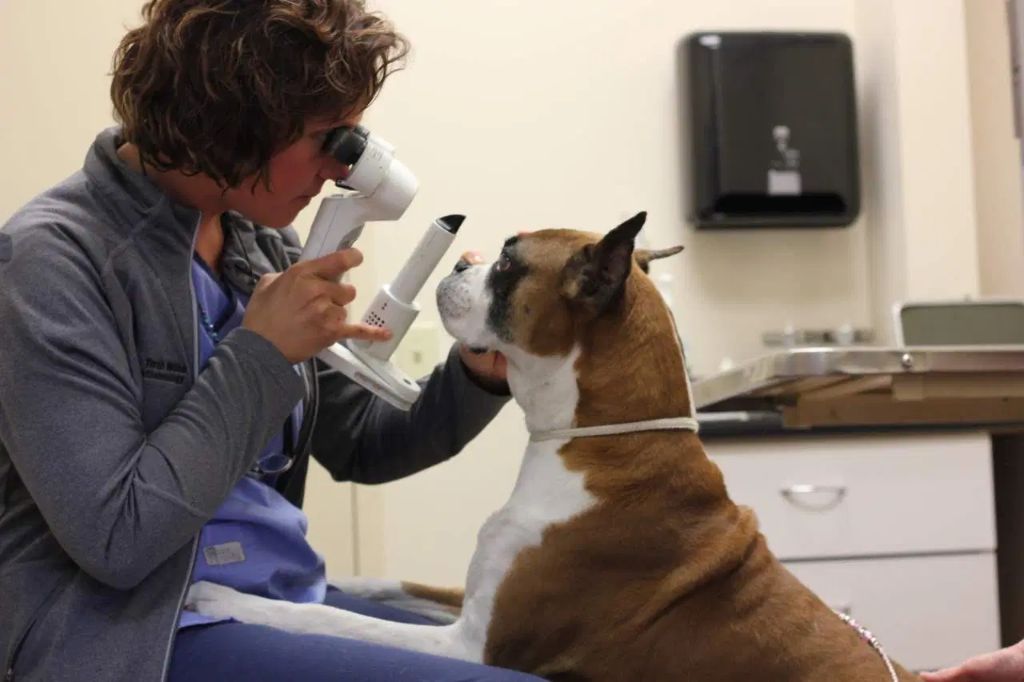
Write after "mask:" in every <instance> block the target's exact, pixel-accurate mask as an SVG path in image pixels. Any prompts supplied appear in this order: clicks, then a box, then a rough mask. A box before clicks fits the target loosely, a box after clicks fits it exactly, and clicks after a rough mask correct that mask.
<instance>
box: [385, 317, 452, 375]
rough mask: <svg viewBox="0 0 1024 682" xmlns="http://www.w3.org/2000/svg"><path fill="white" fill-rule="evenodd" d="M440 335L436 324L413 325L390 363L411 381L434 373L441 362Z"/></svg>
mask: <svg viewBox="0 0 1024 682" xmlns="http://www.w3.org/2000/svg"><path fill="white" fill-rule="evenodd" d="M439 344H440V333H439V329H438V325H437V324H432V323H429V322H422V323H418V324H413V326H412V327H410V328H409V331H408V332H406V334H405V338H403V339H402V342H401V343H400V344H398V348H396V349H395V352H394V354H393V355H392V356H391V361H392V362H393V363H394V364H395V366H396V367H398V368H399V369H400V370H402V371H403V372H405V373H406V374H408V375H409V377H410V378H412V379H419V378H420V377H423V376H426V375H427V374H430V373H431V372H432V371H434V367H435V366H437V363H439V362H440V361H441V349H440V348H439Z"/></svg>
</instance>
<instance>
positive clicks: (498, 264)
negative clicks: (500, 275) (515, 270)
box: [494, 251, 512, 272]
mask: <svg viewBox="0 0 1024 682" xmlns="http://www.w3.org/2000/svg"><path fill="white" fill-rule="evenodd" d="M511 267H512V259H511V258H509V257H508V255H507V254H506V253H505V252H504V251H503V252H502V253H501V255H500V256H498V260H496V261H495V262H494V271H495V272H508V270H509V269H511Z"/></svg>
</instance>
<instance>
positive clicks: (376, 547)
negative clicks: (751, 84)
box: [0, 0, 1024, 582]
mask: <svg viewBox="0 0 1024 682" xmlns="http://www.w3.org/2000/svg"><path fill="white" fill-rule="evenodd" d="M986 3H987V4H986ZM140 5H141V3H140V2H139V1H138V0H94V1H93V2H88V3H72V2H67V0H0V148H2V149H3V150H4V158H5V163H4V164H2V165H0V181H2V182H3V187H4V191H3V192H2V193H0V219H2V218H3V217H6V216H7V215H9V214H10V213H11V212H12V211H13V210H15V208H16V207H17V206H18V205H20V204H21V203H23V202H24V201H25V200H27V199H28V198H29V197H31V196H32V195H33V194H34V193H36V192H37V191H38V190H40V189H41V188H43V187H45V186H47V185H49V184H51V183H53V182H56V181H58V180H59V179H60V178H62V177H64V176H65V175H67V174H68V173H70V172H72V171H73V170H75V169H76V168H77V167H78V166H79V165H80V163H81V159H82V157H83V155H84V153H85V149H86V146H87V145H88V143H89V142H90V141H91V139H92V137H93V136H94V134H95V132H96V131H97V130H98V129H99V128H101V127H103V126H105V125H108V124H109V122H110V106H109V102H108V100H107V96H106V91H107V86H108V77H107V72H108V71H109V64H110V55H111V53H112V51H113V49H114V47H115V45H116V42H117V40H118V38H119V36H120V35H121V33H122V32H123V27H124V26H125V25H126V24H131V23H133V22H134V20H135V17H136V16H137V12H138V8H139V7H140ZM1001 5H1002V3H1001V1H1000V0H721V1H719V2H698V1H696V0H692V1H689V2H668V1H666V0H634V1H633V2H629V3H624V2H622V1H621V0H518V1H513V0H487V1H486V2H481V1H480V0H438V1H437V2H429V3H428V2H422V1H421V0H379V1H378V2H377V3H376V6H377V7H379V8H380V9H382V10H384V11H385V12H386V13H387V14H389V15H390V16H392V17H393V18H394V19H395V21H396V23H397V24H398V25H399V27H400V28H401V29H402V30H403V31H404V32H405V33H406V34H407V35H408V36H409V38H410V39H411V40H412V43H413V46H414V52H413V55H412V58H411V60H410V64H409V67H408V69H407V70H406V71H405V72H403V73H400V74H398V75H396V76H395V77H394V79H393V80H392V81H391V82H390V83H389V85H388V86H387V88H386V89H385V91H384V93H383V94H382V96H381V98H380V100H379V101H378V102H377V103H376V104H375V105H374V107H373V108H372V110H371V111H370V113H369V115H368V116H367V119H366V122H367V124H368V125H370V126H371V127H372V128H373V129H374V130H375V131H377V132H378V133H380V134H381V135H383V136H384V137H385V138H387V139H388V140H389V141H391V142H392V143H394V144H395V145H396V146H397V147H398V151H399V154H400V155H401V157H402V159H403V160H404V161H405V162H406V163H408V165H409V166H410V167H411V168H412V169H413V170H414V171H415V172H416V174H417V175H418V176H419V178H420V181H421V190H420V194H419V196H418V197H417V199H416V201H415V202H414V204H413V205H412V207H411V208H410V209H409V211H408V213H407V215H406V217H405V219H403V220H402V221H401V222H400V223H398V224H382V225H375V226H372V227H371V228H370V230H369V231H368V234H367V235H366V237H364V239H363V242H362V246H363V247H364V249H365V250H366V251H367V252H368V256H369V257H368V259H367V264H366V266H365V267H364V269H363V273H362V275H361V277H360V283H361V284H363V285H364V291H365V290H366V289H367V288H371V289H372V287H373V286H375V285H376V284H375V283H376V282H377V281H380V280H385V279H386V278H387V277H388V276H389V275H390V274H391V273H393V272H394V270H395V268H396V267H397V264H398V263H399V262H400V261H401V260H402V259H404V257H405V256H406V255H407V254H408V252H409V250H410V249H411V247H412V245H413V244H414V243H415V241H416V240H417V239H418V237H419V235H420V232H421V230H422V228H423V227H424V226H426V224H427V222H428V220H429V219H430V218H432V217H434V216H437V215H442V214H445V213H450V212H456V211H459V212H464V213H466V214H467V215H468V220H467V222H466V224H465V227H464V228H463V230H462V233H461V234H460V236H459V238H458V240H457V243H456V245H455V247H454V248H453V252H452V256H453V257H454V255H455V253H456V252H457V251H458V250H461V249H464V248H474V247H475V248H481V249H483V250H485V251H488V252H492V253H493V252H494V251H495V250H496V248H497V245H498V244H499V243H500V241H501V240H502V239H504V237H505V236H507V235H508V234H510V233H512V232H514V231H516V230H520V229H531V228H537V227H542V226H564V227H581V228H586V229H592V230H597V231H602V230H606V229H608V228H609V227H611V226H613V225H614V224H615V223H616V222H617V221H619V220H621V219H622V218H624V217H627V216H629V215H631V214H632V213H634V212H636V211H638V210H646V211H648V213H649V216H650V217H649V227H648V229H647V240H648V243H649V244H651V245H657V246H661V245H670V244H677V243H682V244H685V245H686V247H687V250H686V251H685V252H684V254H683V255H681V256H677V257H675V258H674V259H672V260H671V261H666V262H663V263H659V264H657V265H656V266H655V267H656V272H658V273H661V274H668V275H670V276H671V277H672V278H673V280H672V284H671V285H670V286H671V287H672V294H673V300H674V303H675V307H676V313H677V318H678V320H679V321H680V325H681V331H682V335H683V337H684V340H685V342H686V344H687V348H688V350H689V355H690V361H691V363H692V365H693V366H694V367H695V368H696V369H697V371H698V373H707V372H711V371H713V370H714V369H715V368H716V367H717V366H718V365H719V363H720V362H721V361H722V359H723V358H725V357H729V358H732V359H733V360H742V359H744V358H747V357H750V356H752V355H755V354H757V353H759V352H761V350H762V349H761V347H760V336H761V333H762V332H763V331H765V330H769V329H779V328H781V327H783V326H784V325H786V324H793V325H796V326H813V327H817V326H837V325H840V324H843V323H846V322H850V323H853V324H856V325H875V326H876V328H877V329H878V330H879V331H880V332H885V330H886V329H887V325H888V320H889V311H888V308H889V306H890V305H891V303H892V302H893V301H897V300H901V299H903V298H905V297H908V296H912V297H924V296H942V297H947V296H957V297H958V296H962V295H967V294H970V295H974V294H979V293H982V294H984V293H993V292H999V293H1016V294H1017V295H1022V294H1024V288H1022V286H1021V284H1020V277H1021V274H1020V273H1021V268H1020V265H1021V259H1020V254H1021V248H1019V247H1018V246H1016V244H1017V243H1018V241H1019V240H1020V239H1021V230H1022V225H1021V216H1020V214H1021V211H1020V196H1019V192H1018V191H1017V190H1016V188H1017V187H1019V183H1020V177H1019V173H1018V170H1017V168H1018V166H1017V163H1016V160H1015V159H1014V158H1013V155H1012V154H1013V153H1015V148H1014V152H1010V151H1009V149H1008V147H1009V145H1007V143H1006V131H1007V125H1008V116H1009V112H1008V107H1009V99H1008V96H1007V94H1006V92H1005V89H1004V86H1005V85H1006V82H1005V79H1006V73H1007V69H1008V64H1007V55H1006V51H1005V49H1004V47H1005V45H1004V44H1003V42H1001V41H1005V36H1003V34H1001V33H999V31H1003V30H1004V28H1003V27H1002V25H1001V24H1000V21H1001V19H1000V18H999V16H998V12H999V11H1001V10H1000V9H998V8H997V6H1001ZM979 8H980V9H979ZM922 12H927V15H928V22H927V25H925V22H922V21H921V17H922ZM698 29H723V30H729V29H779V30H788V29H801V30H827V31H843V32H846V33H848V34H850V35H851V37H852V38H853V41H854V49H855V55H856V65H857V85H858V96H859V109H860V116H861V149H862V155H863V159H864V163H863V186H864V211H863V214H862V216H861V218H860V219H859V220H858V221H857V223H856V224H855V225H854V226H852V227H851V228H849V229H845V230H811V231H785V230H775V231H765V232H761V233H757V232H749V231H746V232H723V233H715V234H709V233H706V232H696V231H695V230H693V229H692V227H690V226H689V225H687V224H686V222H685V220H684V216H685V214H686V210H687V207H686V203H685V197H686V191H685V186H686V182H687V174H686V172H685V171H684V170H682V169H681V168H680V164H679V163H678V152H677V149H678V146H679V144H680V139H679V133H678V125H677V122H678V120H679V117H680V116H681V115H683V113H684V112H681V111H680V110H679V108H678V105H677V100H676V98H677V90H676V82H675V64H674V54H675V45H676V42H677V41H678V40H679V39H680V38H681V37H683V36H684V35H685V34H687V33H688V32H691V31H694V30H698ZM989 35H995V36H996V38H995V39H993V40H987V39H983V37H985V36H989ZM310 213H311V212H309V211H307V213H306V214H305V215H303V216H302V217H300V220H299V223H300V226H302V225H308V222H309V220H310V218H311V214H310ZM1015 240H1017V241H1015ZM1007 245H1011V246H1009V247H1008V246H1007ZM436 280H437V277H435V278H434V279H433V280H432V281H431V283H430V284H433V283H434V282H436ZM367 282H369V284H367ZM364 300H365V299H364ZM422 302H423V303H424V308H425V311H424V313H423V315H422V324H423V325H426V326H428V327H429V326H430V325H434V327H433V328H434V329H435V330H436V319H437V318H436V314H435V312H434V310H433V306H432V304H431V298H430V296H429V292H428V293H427V294H426V295H424V296H423V297H422ZM355 307H356V308H357V309H358V308H360V305H358V304H357V305H356V306H355ZM884 336H885V334H884V333H883V338H884ZM446 343H447V341H446V340H445V339H444V337H443V334H440V333H438V334H437V343H436V351H437V356H438V357H440V355H441V353H442V352H443V349H444V346H445V345H446ZM524 441H525V434H524V433H523V432H522V430H521V427H520V424H519V420H518V416H517V412H516V410H515V409H514V408H509V409H506V410H505V411H504V412H503V413H502V415H501V416H500V417H499V419H498V420H497V421H496V422H495V423H494V424H493V425H492V426H491V427H489V428H488V430H487V431H486V432H485V433H484V435H483V436H482V437H481V438H479V439H478V440H477V441H476V442H474V443H473V444H471V446H470V447H469V448H467V452H466V453H465V454H464V455H462V456H460V457H458V458H456V459H455V460H453V461H452V462H450V463H446V464H444V465H442V466H439V467H437V468H435V469H433V470H431V471H429V472H426V473H424V474H423V475H420V476H416V477H413V478H411V479H408V480H406V481H402V482H399V483H397V484H394V485H390V486H386V487H383V488H380V489H376V490H367V489H359V490H358V491H357V492H356V493H355V494H356V497H355V499H353V498H352V497H351V496H350V495H349V489H348V487H347V486H335V485H329V484H327V483H326V482H325V480H324V479H323V477H322V476H320V475H319V474H318V475H317V476H315V477H314V479H313V481H312V483H311V494H310V516H311V519H312V521H311V523H312V529H313V534H314V539H315V542H316V543H317V544H318V546H320V547H321V548H323V549H324V550H325V551H326V552H327V554H328V556H329V563H330V565H331V566H332V567H334V568H335V570H337V571H338V572H347V571H348V570H350V569H351V568H352V567H353V566H355V565H356V563H358V568H359V569H360V570H362V571H363V572H369V573H391V574H394V575H401V576H403V577H410V578H418V579H421V580H429V581H439V582H458V581H459V579H460V575H461V571H462V570H463V568H464V566H465V562H466V560H467V559H468V555H469V551H470V549H471V547H472V542H473V538H474V536H475V530H476V528H477V527H478V526H479V524H480V522H481V521H482V519H483V517H484V516H485V515H486V514H487V513H488V512H489V511H491V510H493V509H494V508H496V507H497V506H498V505H499V504H500V503H501V501H502V497H503V496H504V495H505V494H506V493H507V491H508V490H509V489H510V488H511V485H512V481H513V478H514V475H515V469H516V467H517V464H518V456H519V453H520V452H521V449H522V445H523V443H524ZM353 508H354V509H356V510H358V514H359V517H360V519H359V524H358V527H359V532H360V533H361V536H362V539H363V542H360V543H359V547H360V548H361V550H360V551H361V556H359V557H358V562H357V561H356V560H355V559H354V558H353V556H352V546H353V542H352V539H351V534H350V533H351V524H350V523H349V519H350V518H351V515H352V513H353V512H352V510H353Z"/></svg>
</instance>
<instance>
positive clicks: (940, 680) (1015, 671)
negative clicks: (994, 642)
mask: <svg viewBox="0 0 1024 682" xmlns="http://www.w3.org/2000/svg"><path fill="white" fill-rule="evenodd" d="M921 678H922V679H923V680H925V682H1020V681H1021V680H1024V641H1021V642H1017V643H1016V644H1014V645H1013V646H1008V647H1006V648H1005V649H1000V650H999V651H993V652H992V653H988V654H981V655H980V656H975V657H974V658H971V659H968V660H967V661H964V662H963V663H961V664H960V665H958V666H956V667H954V668H946V669H945V670H939V671H937V672H934V673H921Z"/></svg>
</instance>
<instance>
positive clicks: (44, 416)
mask: <svg viewBox="0 0 1024 682" xmlns="http://www.w3.org/2000/svg"><path fill="white" fill-rule="evenodd" d="M119 143H120V141H119V131H118V130H117V129H110V130H107V131H105V132H103V133H101V134H100V135H99V136H98V137H97V139H96V142H95V143H94V144H93V146H92V148H91V149H90V151H89V153H88V156H87V158H86V161H85V165H84V168H83V169H82V171H80V172H78V173H76V174H75V175H73V176H71V177H70V178H69V179H68V180H66V181H64V182H63V183H61V184H60V185H58V186H56V187H54V188H53V189H50V190H48V191H47V192H45V193H43V194H42V195H40V196H39V197H37V198H36V199H34V200H33V201H32V202H31V203H29V204H28V205H27V206H25V207H24V208H23V209H22V210H21V211H19V212H18V213H17V214H16V215H15V216H14V217H13V218H11V220H10V221H9V222H8V223H7V224H6V225H5V226H4V227H3V228H2V229H0V664H2V665H0V674H3V673H6V674H7V676H8V679H17V680H48V681H52V680H89V681H93V682H100V681H105V680H132V681H133V682H135V681H138V680H154V681H158V680H162V679H164V678H165V676H166V671H167V664H168V660H169V655H170V650H171V647H172V646H173V641H174V634H175V630H176V627H175V626H176V623H177V621H178V614H179V610H180V608H181V603H182V599H183V597H184V594H185V590H186V586H187V585H188V582H189V574H190V571H191V567H192V563H193V557H194V551H195V546H196V539H197V534H198V532H199V529H200V528H201V527H202V525H203V524H204V523H205V522H206V521H207V520H209V519H210V518H211V517H212V516H213V514H214V512H215V511H216V509H217V508H218V507H219V505H220V504H221V502H222V501H223V500H224V498H225V497H226V496H227V494H228V492H229V491H230V490H231V488H232V487H233V486H234V485H235V483H236V481H238V480H239V478H240V477H241V476H243V475H244V474H245V472H246V471H247V470H248V469H249V468H250V466H251V465H252V464H253V462H254V460H255V458H256V456H257V455H258V454H259V453H260V451H261V450H262V448H263V447H264V444H265V443H266V442H267V441H268V440H269V439H270V438H271V437H272V436H273V435H274V434H275V433H276V432H278V431H279V430H280V429H281V427H282V425H283V423H284V421H285V418H286V417H287V415H288V413H289V411H290V410H291V409H292V407H293V406H294V405H295V403H296V402H297V401H299V400H304V401H305V410H304V414H305V415H306V418H305V421H304V424H303V425H302V427H301V429H300V431H299V433H300V443H302V447H301V451H300V454H299V459H298V460H297V464H296V466H294V467H293V468H292V470H291V471H289V472H288V474H287V475H285V476H283V477H282V478H281V480H280V483H279V485H278V488H279V489H280V490H281V491H282V492H283V493H284V494H285V495H286V496H287V497H288V498H289V499H291V500H292V501H293V502H294V503H295V504H301V502H302V492H303V486H304V482H305V475H306V470H307V465H308V457H309V456H310V455H312V456H313V457H315V458H316V459H317V461H319V462H320V463H321V464H323V465H324V467H325V468H326V469H327V470H328V471H329V472H330V473H331V475H332V476H333V477H334V478H335V479H337V480H351V481H358V482H363V483H378V482H383V481H389V480H392V479H395V478H399V477H401V476H405V475H408V474H411V473H413V472H415V471H418V470H420V469H423V468H425V467H428V466H431V465H432V464H435V463H437V462H440V461H442V460H444V459H446V458H448V457H450V456H452V455H453V454H455V453H457V452H458V451H459V450H460V449H461V448H462V447H463V446H464V445H465V444H466V443H467V442H468V441H469V440H470V439H471V438H473V437H474V436H475V435H476V434H477V433H478V432H479V431H480V430H481V429H482V428H483V427H484V426H485V425H486V424H487V423H488V422H489V421H490V420H491V419H492V418H493V416H494V415H495V414H496V413H497V411H498V410H499V409H500V407H501V406H502V405H503V404H504V402H505V400H506V399H505V398H502V397H498V396H494V395H492V394H490V393H487V392H485V391H483V390H482V389H480V388H478V387H477V386H476V385H475V384H474V383H473V382H472V381H470V380H469V378H468V377H467V375H466V374H465V370H464V368H463V367H462V365H461V363H460V362H459V360H458V358H457V356H456V355H451V356H449V360H448V362H447V363H446V364H445V365H443V366H441V367H439V368H438V369H437V370H436V371H435V372H434V373H433V375H432V376H430V377H429V379H428V380H426V381H425V384H424V392H423V394H422V396H421V398H420V400H419V401H418V402H417V404H416V405H415V406H414V407H413V409H412V410H411V411H410V412H408V413H406V412H401V411H398V410H395V409H393V408H391V407H389V406H388V405H387V404H385V403H383V401H380V400H378V399H376V398H374V397H372V396H371V395H370V394H368V393H367V392H366V391H364V390H362V389H361V388H360V387H358V386H357V385H355V384H354V383H352V382H350V381H349V380H348V379H346V378H345V377H344V376H342V375H340V374H337V373H334V372H332V371H330V370H328V369H326V368H325V367H323V366H321V367H319V372H316V371H314V369H313V366H312V365H307V366H304V367H303V371H302V372H301V373H297V372H296V371H295V370H294V368H293V367H292V366H291V365H289V364H288V362H287V361H286V360H285V358H284V357H283V356H282V355H281V354H280V353H279V352H278V351H277V349H276V348H274V346H272V345H271V344H270V343H269V342H267V341H266V340H265V339H263V338H262V337H260V336H258V335H257V334H254V333H252V332H249V331H247V330H245V329H237V330H235V331H233V332H231V333H230V334H229V335H228V336H227V337H226V338H225V339H224V340H223V341H222V342H221V343H220V344H219V345H218V346H217V348H216V351H215V353H214V354H213V356H212V358H211V360H210V362H209V365H208V367H207V368H206V369H205V370H204V371H203V372H202V373H201V374H197V352H198V351H197V340H196V338H197V321H196V315H195V309H196V306H195V301H194V293H193V291H192V286H191V277H190V263H191V259H192V252H193V242H194V238H195V234H196V229H197V227H198V222H199V214H198V212H197V211H195V210H193V209H190V208H188V207H185V206H181V205H178V204H175V203H174V202H173V201H171V200H170V199H169V198H168V197H167V196H165V195H164V194H163V193H162V192H161V191H160V190H159V189H158V188H157V187H156V186H155V185H154V184H152V183H151V182H150V181H149V180H148V179H147V178H146V177H145V176H143V175H140V174H138V173H135V172H133V171H132V170H130V169H129V168H128V167H127V166H125V165H124V164H123V163H121V161H120V160H119V159H118V157H117V156H116V154H115V150H116V149H117V147H118V145H119ZM227 218H228V220H226V221H225V222H226V224H227V229H226V230H225V232H226V245H225V255H224V259H223V271H224V276H225V277H226V278H228V279H229V280H230V281H232V283H234V284H235V285H236V286H239V287H240V288H242V289H251V286H252V284H253V282H254V281H255V278H257V277H258V276H259V275H261V274H263V273H266V272H271V271H275V270H282V269H284V268H285V267H287V266H288V265H289V263H290V261H293V260H294V259H295V258H296V257H297V254H298V252H299V246H298V240H297V239H296V238H295V235H294V233H293V232H292V231H290V230H270V229H267V228H263V227H259V226H254V225H252V224H251V223H249V222H247V221H245V220H243V219H241V218H239V217H238V216H233V215H231V216H227Z"/></svg>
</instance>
